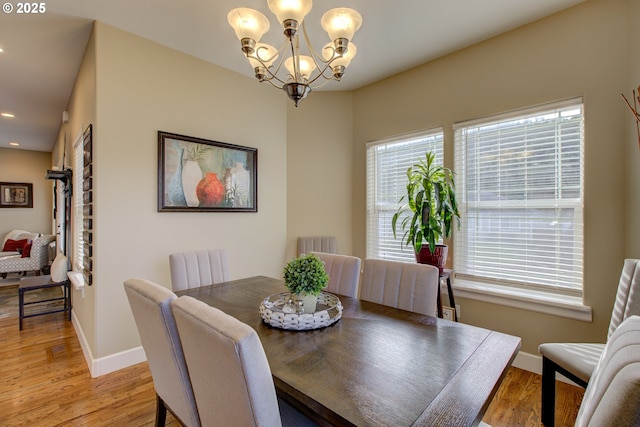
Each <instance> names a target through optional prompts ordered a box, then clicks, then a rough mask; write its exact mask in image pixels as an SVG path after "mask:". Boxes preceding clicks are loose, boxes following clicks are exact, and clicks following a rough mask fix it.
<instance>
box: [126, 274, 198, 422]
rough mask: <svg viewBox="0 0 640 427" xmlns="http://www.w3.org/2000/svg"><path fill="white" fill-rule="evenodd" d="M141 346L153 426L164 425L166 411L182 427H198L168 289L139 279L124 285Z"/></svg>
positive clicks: (171, 294)
mask: <svg viewBox="0 0 640 427" xmlns="http://www.w3.org/2000/svg"><path fill="white" fill-rule="evenodd" d="M124 289H125V292H126V294H127V298H128V299H129V305H130V306H131V311H132V312H133V317H134V318H135V321H136V325H137V327H138V332H139V333H140V339H141V341H142V347H143V348H144V352H145V353H146V355H147V361H148V363H149V369H150V370H151V377H152V378H153V386H154V388H155V390H156V424H155V425H156V426H157V427H161V426H164V424H165V419H166V415H167V409H169V411H171V413H172V414H173V415H174V416H175V417H176V418H177V419H178V420H179V421H180V422H181V423H182V424H183V425H185V426H189V427H190V426H200V418H199V416H198V410H197V408H196V403H195V399H194V397H193V389H192V387H191V380H190V379H189V373H188V371H187V365H186V362H185V360H184V353H183V351H182V345H181V344H180V339H179V338H178V330H177V329H176V324H175V319H174V317H173V312H172V311H171V301H173V300H175V299H176V298H177V296H176V295H175V294H174V293H173V292H171V291H170V290H169V289H167V288H165V287H163V286H160V285H157V284H155V283H152V282H149V281H147V280H141V279H130V280H127V281H125V282H124Z"/></svg>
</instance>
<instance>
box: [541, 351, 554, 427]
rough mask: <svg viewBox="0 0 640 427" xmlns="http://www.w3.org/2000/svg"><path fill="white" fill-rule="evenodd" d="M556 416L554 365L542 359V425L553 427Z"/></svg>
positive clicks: (544, 358)
mask: <svg viewBox="0 0 640 427" xmlns="http://www.w3.org/2000/svg"><path fill="white" fill-rule="evenodd" d="M555 416H556V370H555V363H553V362H552V361H551V360H549V359H547V358H546V357H543V358H542V413H541V418H542V420H541V421H542V424H543V425H545V427H553V426H554V424H555Z"/></svg>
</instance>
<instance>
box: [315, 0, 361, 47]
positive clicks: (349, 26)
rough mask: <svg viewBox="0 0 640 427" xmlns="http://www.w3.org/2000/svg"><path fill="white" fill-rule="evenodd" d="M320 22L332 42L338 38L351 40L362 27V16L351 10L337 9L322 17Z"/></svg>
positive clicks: (345, 8)
mask: <svg viewBox="0 0 640 427" xmlns="http://www.w3.org/2000/svg"><path fill="white" fill-rule="evenodd" d="M321 22H322V28H323V29H324V30H325V31H326V32H327V33H328V34H329V38H330V39H331V40H332V41H333V40H336V39H340V38H343V39H347V40H351V39H352V38H353V35H354V34H355V32H356V31H358V28H360V26H361V25H362V16H361V15H360V14H359V13H358V12H357V11H355V10H353V9H349V8H347V7H339V8H336V9H331V10H329V11H327V12H326V13H325V14H324V15H322V21H321Z"/></svg>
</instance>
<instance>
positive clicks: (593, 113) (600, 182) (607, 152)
mask: <svg viewBox="0 0 640 427" xmlns="http://www.w3.org/2000/svg"><path fill="white" fill-rule="evenodd" d="M629 3H631V1H627V0H593V1H590V2H587V3H584V4H581V5H578V6H576V7H574V8H571V9H569V10H567V11H565V12H561V13H559V14H557V15H554V16H551V17H549V18H547V19H544V20H542V21H539V22H536V23H533V24H531V25H527V26H524V27H521V28H519V29H517V30H515V31H511V32H509V33H506V34H504V35H502V36H499V37H496V38H493V39H490V40H488V41H485V42H483V43H479V44H477V45H475V46H472V47H470V48H468V49H465V50H462V51H459V52H457V53H455V54H452V55H449V56H447V57H444V58H442V59H439V60H436V61H433V62H431V63H428V64H425V65H423V66H420V67H417V68H415V69H413V70H410V71H407V72H405V73H402V74H399V75H397V76H395V77H392V78H389V79H387V80H384V81H381V82H379V83H377V84H373V85H371V86H368V87H365V88H363V89H360V90H357V91H356V92H355V96H354V135H355V137H354V174H355V176H354V218H353V226H354V235H355V236H356V237H355V239H354V252H355V254H356V255H359V256H364V254H365V225H364V222H365V143H366V142H367V141H371V140H375V139H380V138H384V137H389V136H392V135H396V134H401V133H406V132H411V131H416V130H419V129H428V128H431V127H434V126H443V127H444V129H445V163H446V165H447V166H449V167H453V133H452V131H451V128H452V125H453V124H454V123H455V122H458V121H463V120H468V119H474V118H479V117H483V116H487V115H491V114H496V113H500V112H504V111H508V110H512V109H517V108H522V107H527V106H532V105H536V104H541V103H545V102H550V101H555V100H561V99H566V98H571V97H577V96H584V103H585V162H586V163H585V211H584V212H585V213H584V218H585V244H584V247H585V255H584V257H585V258H584V259H585V269H584V289H585V298H584V299H585V303H586V304H587V305H590V306H592V307H593V323H586V322H581V321H575V320H569V319H565V318H559V317H555V316H550V315H544V314H539V313H535V312H531V311H525V310H520V309H513V308H508V307H504V306H499V305H492V304H488V303H482V302H478V301H472V300H468V299H467V300H462V299H461V300H459V301H458V302H459V303H460V305H461V312H462V320H463V321H464V322H465V323H471V324H475V325H478V326H482V327H486V328H490V329H495V330H498V331H503V332H507V333H511V334H514V335H518V336H521V337H522V338H523V350H524V351H526V352H529V353H533V354H537V345H538V344H539V343H540V342H544V341H556V340H558V341H567V340H586V341H591V340H603V339H604V338H605V337H606V328H607V325H608V320H609V318H610V316H611V308H612V305H613V300H614V296H615V290H616V286H617V281H618V278H619V275H620V270H621V267H622V262H623V258H624V256H625V244H624V241H625V234H626V231H625V227H624V224H625V222H624V220H625V195H626V193H625V188H626V186H627V185H626V179H625V178H626V176H625V173H624V168H623V167H621V165H624V163H625V156H626V155H628V153H629V150H628V147H627V143H626V141H628V137H627V135H626V133H625V129H626V127H625V123H627V122H626V121H625V120H626V117H627V116H626V115H627V114H628V113H627V112H626V111H624V105H623V104H622V102H621V99H620V95H619V94H620V92H621V91H623V90H629V88H628V87H627V81H628V78H627V72H628V67H629V61H628V54H629V51H628V50H627V48H626V41H627V38H628V37H629V33H631V32H632V31H633V30H636V31H637V26H635V25H634V28H627V25H626V24H627V23H630V22H631V21H628V20H627V7H628V4H629ZM637 18H638V16H637V12H636V19H635V20H634V22H638V19H637ZM635 51H636V52H637V49H636V50H635ZM451 252H452V251H449V253H451Z"/></svg>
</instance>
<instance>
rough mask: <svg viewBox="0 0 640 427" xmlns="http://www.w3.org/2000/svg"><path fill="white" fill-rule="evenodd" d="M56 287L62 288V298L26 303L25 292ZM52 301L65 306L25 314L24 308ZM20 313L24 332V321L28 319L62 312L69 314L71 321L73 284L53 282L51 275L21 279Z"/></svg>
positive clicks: (19, 288) (19, 289) (19, 293)
mask: <svg viewBox="0 0 640 427" xmlns="http://www.w3.org/2000/svg"><path fill="white" fill-rule="evenodd" d="M56 286H62V289H63V291H62V296H61V297H56V298H47V299H43V300H38V301H30V302H24V294H25V292H29V291H35V290H38V289H48V288H55V287H56ZM52 301H64V304H63V306H62V307H61V308H60V307H55V308H51V309H47V310H39V311H35V312H34V313H29V314H25V313H24V307H25V306H26V305H32V304H43V303H48V302H52ZM18 305H19V307H18V311H19V317H20V330H22V320H23V319H26V318H27V317H35V316H42V315H44V314H53V313H60V312H63V311H65V312H68V319H69V320H71V282H70V281H69V280H65V281H63V282H54V281H53V280H51V276H50V275H46V276H36V277H23V278H22V279H20V285H19V286H18Z"/></svg>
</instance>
